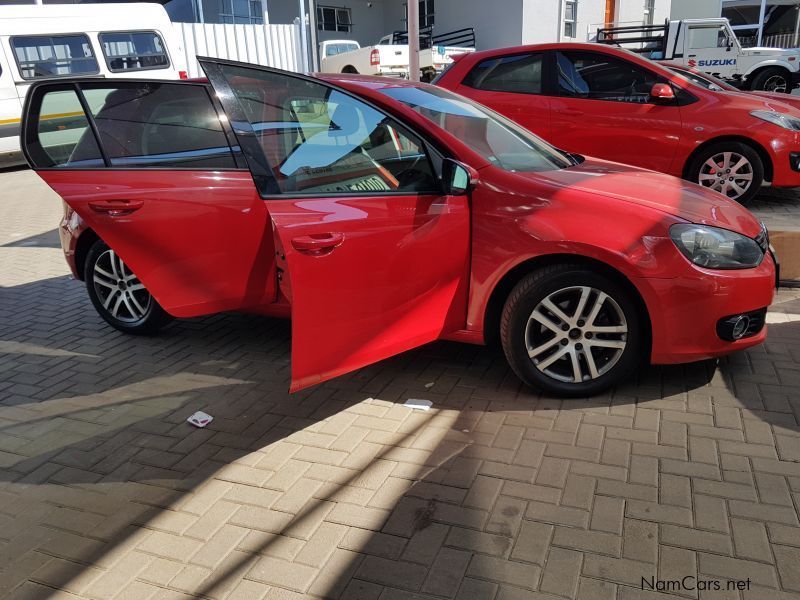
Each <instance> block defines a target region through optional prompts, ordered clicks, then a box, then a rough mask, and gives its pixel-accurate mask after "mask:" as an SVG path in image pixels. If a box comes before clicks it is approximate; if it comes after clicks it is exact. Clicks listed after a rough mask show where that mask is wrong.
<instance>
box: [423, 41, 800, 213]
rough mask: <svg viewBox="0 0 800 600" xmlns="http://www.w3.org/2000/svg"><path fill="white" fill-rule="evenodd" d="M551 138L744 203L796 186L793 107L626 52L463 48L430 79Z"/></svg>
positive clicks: (797, 142)
mask: <svg viewBox="0 0 800 600" xmlns="http://www.w3.org/2000/svg"><path fill="white" fill-rule="evenodd" d="M435 83H436V84H437V85H439V86H441V87H443V88H446V89H449V90H453V91H455V92H458V93H459V94H461V95H464V96H467V97H468V98H471V99H473V100H476V101H478V102H480V103H481V104H484V105H486V106H488V107H489V108H492V109H494V110H496V111H497V112H499V113H501V114H503V115H505V116H506V117H508V118H510V119H512V120H514V121H516V122H517V123H519V124H520V125H522V126H523V127H525V128H526V129H528V130H530V131H532V132H534V133H536V134H538V135H540V136H542V137H543V138H544V139H546V140H548V141H549V142H551V143H552V144H554V145H555V146H557V147H559V148H563V149H564V150H567V151H570V152H578V153H580V154H587V155H590V156H596V157H600V158H604V159H607V160H613V161H617V162H621V163H625V164H630V165H635V166H638V167H643V168H646V169H652V170H654V171H661V172H662V173H669V174H670V175H675V176H676V177H683V178H684V179H688V180H689V181H694V182H696V183H700V184H701V185H704V186H706V187H709V188H711V189H713V190H715V191H718V192H720V193H723V194H725V195H727V196H728V197H729V198H732V199H735V200H737V201H739V202H741V203H743V204H744V203H746V202H748V201H749V200H750V199H752V198H753V196H754V195H755V194H756V193H757V192H758V190H759V188H760V187H761V185H762V183H763V182H765V181H766V182H770V183H771V185H773V186H775V187H795V186H800V114H798V113H797V112H796V110H795V109H794V108H793V107H791V106H789V105H787V104H785V103H784V102H782V101H779V100H777V99H775V98H770V97H764V96H758V95H756V94H745V93H737V94H719V93H717V92H715V91H713V90H709V89H708V88H707V87H706V86H703V85H697V84H696V83H693V82H691V81H689V80H688V79H686V78H684V77H681V76H679V75H677V74H676V73H674V72H672V71H670V70H669V69H668V68H666V67H664V66H662V65H659V64H657V63H654V62H652V61H649V60H647V59H646V58H643V57H641V56H639V55H637V54H634V53H633V52H630V51H628V50H623V49H620V48H613V47H608V46H601V45H599V44H543V45H536V46H519V47H515V48H503V49H500V50H489V51H485V52H475V53H472V54H467V55H462V56H461V57H460V59H459V60H457V61H456V62H455V63H454V64H453V65H452V66H451V67H450V68H449V69H448V70H447V71H446V72H445V73H443V74H442V75H441V76H440V77H439V78H438V79H437V80H436V82H435Z"/></svg>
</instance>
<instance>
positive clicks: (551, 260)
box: [483, 254, 653, 358]
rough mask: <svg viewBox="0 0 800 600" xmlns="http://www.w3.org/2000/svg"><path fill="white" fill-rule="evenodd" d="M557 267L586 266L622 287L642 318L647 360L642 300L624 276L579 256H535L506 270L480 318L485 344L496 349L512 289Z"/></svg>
mask: <svg viewBox="0 0 800 600" xmlns="http://www.w3.org/2000/svg"><path fill="white" fill-rule="evenodd" d="M557 264H578V265H581V266H586V267H588V268H589V269H591V270H593V271H595V272H598V273H601V274H603V275H605V276H606V277H608V278H609V279H611V280H612V281H614V282H615V283H617V284H619V285H620V286H622V287H623V288H624V289H625V290H626V291H627V292H628V293H629V294H630V296H631V298H632V300H633V302H634V304H635V305H636V309H637V311H638V314H639V317H640V318H641V322H642V330H643V331H644V334H645V335H644V339H643V340H642V345H643V347H644V348H645V349H646V350H647V356H648V358H649V357H650V354H651V349H652V338H653V335H652V323H651V321H650V313H649V311H648V310H647V304H646V303H645V301H644V297H643V296H642V294H641V293H640V292H639V290H638V289H637V287H636V286H635V285H634V284H633V282H632V281H631V280H630V279H629V278H628V277H627V276H626V275H625V274H624V273H622V272H621V271H619V270H618V269H616V268H614V267H612V266H611V265H609V264H608V263H606V262H603V261H601V260H597V259H596V258H590V257H588V256H583V255H580V254H545V255H542V256H535V257H533V258H529V259H528V260H525V261H522V262H521V263H520V264H518V265H516V266H514V267H512V268H511V269H509V270H508V272H506V273H505V274H504V275H503V277H501V278H500V280H499V281H498V282H497V284H496V285H495V286H494V289H493V290H492V293H491V295H490V296H489V301H488V302H487V303H486V309H485V311H484V316H483V332H484V334H483V337H484V341H485V342H486V344H487V345H490V346H495V347H497V346H498V345H499V342H500V319H501V316H502V313H503V306H504V305H505V302H506V298H508V295H509V294H510V293H511V290H512V289H514V286H515V285H517V283H519V281H520V280H521V279H522V278H523V277H525V276H526V275H527V274H528V273H530V272H532V271H535V270H537V269H541V268H543V267H548V266H552V265H557Z"/></svg>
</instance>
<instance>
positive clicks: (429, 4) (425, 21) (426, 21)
mask: <svg viewBox="0 0 800 600" xmlns="http://www.w3.org/2000/svg"><path fill="white" fill-rule="evenodd" d="M435 21H436V8H435V4H434V0H419V26H420V28H422V27H433V25H434V22H435ZM403 25H405V28H406V29H408V4H407V3H405V2H404V3H403Z"/></svg>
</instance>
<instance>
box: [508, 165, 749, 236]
mask: <svg viewBox="0 0 800 600" xmlns="http://www.w3.org/2000/svg"><path fill="white" fill-rule="evenodd" d="M522 175H523V176H534V175H535V176H537V177H544V178H545V179H547V180H548V181H549V182H550V183H551V184H554V185H556V186H558V187H563V188H570V189H573V190H580V191H583V192H587V193H590V194H595V195H601V196H605V197H607V198H609V199H614V200H619V201H623V202H630V203H632V204H638V205H640V206H646V207H649V208H652V209H655V210H658V211H661V212H664V213H667V214H670V215H673V216H675V217H678V218H679V219H683V220H685V221H690V222H692V223H702V224H704V225H712V226H715V227H722V228H724V229H729V230H731V231H736V232H738V233H742V234H744V235H746V236H749V237H756V236H757V235H758V234H759V233H760V232H761V223H760V222H759V220H758V219H756V217H755V216H753V214H752V213H751V212H750V211H749V210H747V209H746V208H745V207H744V206H742V205H741V204H739V203H737V202H734V201H733V200H730V199H728V198H726V197H724V196H723V195H721V194H718V193H717V192H713V191H711V190H707V189H705V188H703V187H702V186H699V185H697V184H694V183H690V182H688V181H684V180H683V179H678V178H677V177H673V176H671V175H665V174H664V173H657V172H654V171H648V170H645V169H638V168H636V167H630V166H628V165H622V164H619V163H613V162H609V161H604V160H599V159H595V158H587V159H586V160H584V162H582V163H581V164H579V165H575V166H573V167H570V168H567V169H561V170H558V171H547V172H545V173H541V172H540V173H526V174H522Z"/></svg>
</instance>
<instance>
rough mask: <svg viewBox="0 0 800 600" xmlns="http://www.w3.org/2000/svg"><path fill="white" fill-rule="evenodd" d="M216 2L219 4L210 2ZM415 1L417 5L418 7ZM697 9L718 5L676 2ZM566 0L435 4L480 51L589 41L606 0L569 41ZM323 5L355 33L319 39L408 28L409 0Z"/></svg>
mask: <svg viewBox="0 0 800 600" xmlns="http://www.w3.org/2000/svg"><path fill="white" fill-rule="evenodd" d="M205 1H214V0H205ZM413 1H414V0H412V2H413ZM688 1H691V2H694V3H697V4H702V3H708V2H719V0H672V3H673V4H674V3H676V2H688ZM564 2H565V0H436V25H435V31H436V32H438V33H446V32H448V31H453V30H457V29H463V28H467V27H473V28H474V29H475V40H476V46H477V48H478V49H479V50H484V49H489V48H502V47H505V46H515V45H519V44H536V43H544V42H556V41H580V42H585V41H587V40H588V39H589V38H590V35H593V34H594V32H595V30H596V28H597V27H598V26H599V25H601V24H602V23H603V20H604V18H605V6H606V0H577V2H578V24H577V28H576V36H575V37H574V38H565V37H564V35H563V33H564V22H563V11H564ZM317 3H318V4H319V5H324V6H338V7H348V8H350V11H351V15H352V21H353V27H352V32H351V33H349V34H347V33H342V32H330V31H318V36H319V40H320V41H323V40H328V39H336V38H340V39H354V40H357V41H358V42H359V43H361V44H362V45H370V44H374V43H375V42H377V41H378V39H379V38H380V37H381V36H382V35H385V34H386V33H391V32H392V31H397V30H403V29H405V10H406V9H405V6H404V0H371V1H369V0H317ZM297 4H298V3H297V0H268V6H267V12H268V15H269V22H270V23H291V22H293V21H294V19H295V18H296V17H297V15H298V7H297ZM670 4H671V0H655V10H654V16H653V22H654V23H661V22H663V21H664V20H665V19H666V18H668V17H669V15H670ZM616 6H617V9H616V19H615V20H616V21H617V22H619V23H626V22H635V23H642V22H643V19H644V7H645V0H616Z"/></svg>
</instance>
